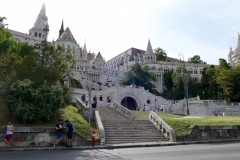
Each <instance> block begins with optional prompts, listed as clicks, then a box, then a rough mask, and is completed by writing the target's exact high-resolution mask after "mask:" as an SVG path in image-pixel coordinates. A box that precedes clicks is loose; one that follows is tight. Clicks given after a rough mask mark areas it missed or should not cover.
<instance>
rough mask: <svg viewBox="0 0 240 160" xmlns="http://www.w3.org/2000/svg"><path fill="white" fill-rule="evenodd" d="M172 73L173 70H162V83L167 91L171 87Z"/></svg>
mask: <svg viewBox="0 0 240 160" xmlns="http://www.w3.org/2000/svg"><path fill="white" fill-rule="evenodd" d="M172 75H173V70H171V71H168V72H164V74H163V84H164V86H165V87H166V88H167V89H168V90H169V91H171V90H172V87H173V79H172Z"/></svg>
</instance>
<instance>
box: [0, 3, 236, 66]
mask: <svg viewBox="0 0 240 160" xmlns="http://www.w3.org/2000/svg"><path fill="white" fill-rule="evenodd" d="M43 3H45V4H46V12H47V16H48V20H49V26H50V33H49V37H48V40H49V41H52V40H53V39H54V40H56V39H57V38H58V31H59V29H60V26H61V21H62V19H63V20H64V25H65V28H66V27H69V28H70V30H71V31H72V33H73V35H74V37H75V39H76V40H77V42H78V43H79V45H80V46H83V45H84V41H85V40H86V44H87V49H88V50H90V51H92V52H95V53H97V52H99V51H100V52H101V54H102V55H103V57H104V58H105V59H106V60H109V59H111V58H113V57H114V56H116V55H118V54H120V53H122V52H124V51H125V50H127V49H129V48H131V47H135V48H139V49H143V50H146V48H147V42H148V39H150V41H151V43H152V48H153V49H155V48H157V47H160V48H162V49H164V50H165V51H166V52H167V55H168V56H170V57H173V58H178V54H179V53H182V54H183V55H184V59H185V60H187V59H188V58H190V57H193V56H194V55H200V57H201V59H202V60H203V61H205V62H207V63H208V64H218V59H219V58H224V59H226V60H227V55H228V52H229V48H230V46H232V48H233V49H235V48H236V45H237V38H238V32H240V22H239V20H240V9H239V7H240V0H67V1H64V0H58V1H55V0H45V1H44V0H0V4H1V6H0V16H5V17H7V18H8V20H7V21H6V23H8V24H9V26H8V27H9V28H10V29H13V30H17V31H20V32H23V33H28V30H29V29H30V28H31V27H33V24H34V22H35V20H36V18H37V15H38V13H39V11H40V9H41V6H42V4H43ZM13 4H15V5H13Z"/></svg>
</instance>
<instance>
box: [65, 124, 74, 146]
mask: <svg viewBox="0 0 240 160" xmlns="http://www.w3.org/2000/svg"><path fill="white" fill-rule="evenodd" d="M66 128H67V144H66V145H67V147H72V137H73V125H72V123H71V122H69V120H66Z"/></svg>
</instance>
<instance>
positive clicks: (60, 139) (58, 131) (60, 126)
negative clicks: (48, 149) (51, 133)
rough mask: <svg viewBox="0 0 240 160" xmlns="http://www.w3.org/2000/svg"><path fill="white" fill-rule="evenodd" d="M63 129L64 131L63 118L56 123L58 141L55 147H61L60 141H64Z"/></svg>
mask: <svg viewBox="0 0 240 160" xmlns="http://www.w3.org/2000/svg"><path fill="white" fill-rule="evenodd" d="M62 131H63V123H62V120H61V119H59V121H58V123H57V124H56V137H57V141H56V142H55V143H54V147H55V146H57V147H59V142H61V141H62Z"/></svg>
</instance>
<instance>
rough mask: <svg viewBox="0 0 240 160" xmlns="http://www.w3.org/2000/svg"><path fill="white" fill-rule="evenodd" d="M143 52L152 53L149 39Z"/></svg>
mask: <svg viewBox="0 0 240 160" xmlns="http://www.w3.org/2000/svg"><path fill="white" fill-rule="evenodd" d="M145 54H153V49H152V45H151V42H150V39H149V40H148V45H147V50H146V53H145Z"/></svg>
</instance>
